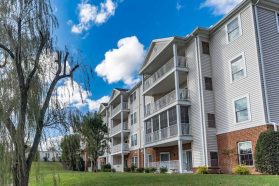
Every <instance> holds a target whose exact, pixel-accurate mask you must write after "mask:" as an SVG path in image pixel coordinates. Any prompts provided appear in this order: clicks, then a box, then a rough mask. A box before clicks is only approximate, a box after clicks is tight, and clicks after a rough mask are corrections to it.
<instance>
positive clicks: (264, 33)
mask: <svg viewBox="0 0 279 186" xmlns="http://www.w3.org/2000/svg"><path fill="white" fill-rule="evenodd" d="M258 20H259V31H260V33H259V34H260V37H261V44H262V55H263V65H264V71H265V73H264V75H265V80H266V88H267V95H266V96H267V99H268V106H269V114H270V121H271V122H276V123H279V75H278V72H279V33H278V27H277V22H276V15H275V11H272V10H268V9H264V8H261V7H259V8H258Z"/></svg>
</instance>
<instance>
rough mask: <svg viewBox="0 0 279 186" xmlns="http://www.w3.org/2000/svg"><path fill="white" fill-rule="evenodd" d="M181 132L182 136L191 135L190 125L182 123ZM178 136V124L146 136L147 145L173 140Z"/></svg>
mask: <svg viewBox="0 0 279 186" xmlns="http://www.w3.org/2000/svg"><path fill="white" fill-rule="evenodd" d="M181 131H182V135H189V134H190V125H189V123H182V124H181ZM177 136H178V129H177V124H175V125H171V126H169V127H166V128H163V129H160V130H158V131H154V132H152V133H149V134H146V135H145V143H146V144H151V143H155V142H158V141H161V140H165V139H169V138H173V137H177Z"/></svg>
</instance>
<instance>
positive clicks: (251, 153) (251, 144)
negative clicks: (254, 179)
mask: <svg viewBox="0 0 279 186" xmlns="http://www.w3.org/2000/svg"><path fill="white" fill-rule="evenodd" d="M247 142H250V143H251V152H252V153H251V154H252V160H253V165H246V167H254V165H255V162H254V154H253V144H252V141H249V140H248V141H239V142H237V153H238V164H239V165H241V163H240V151H239V144H240V143H247Z"/></svg>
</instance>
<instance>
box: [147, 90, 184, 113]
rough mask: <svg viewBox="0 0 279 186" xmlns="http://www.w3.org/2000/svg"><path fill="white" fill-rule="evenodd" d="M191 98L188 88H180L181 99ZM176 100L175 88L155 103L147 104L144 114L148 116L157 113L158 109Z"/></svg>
mask: <svg viewBox="0 0 279 186" xmlns="http://www.w3.org/2000/svg"><path fill="white" fill-rule="evenodd" d="M188 100H189V91H188V89H180V90H179V101H188ZM175 101H176V94H175V90H173V91H172V92H170V93H168V94H166V95H165V96H163V97H161V98H160V99H158V100H157V101H155V102H153V103H149V104H147V105H146V106H145V113H144V116H145V117H148V116H150V115H151V114H154V113H156V112H157V111H159V110H161V109H163V108H164V107H166V106H168V105H170V104H172V103H174V102H175Z"/></svg>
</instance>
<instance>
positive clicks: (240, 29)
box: [225, 14, 242, 44]
mask: <svg viewBox="0 0 279 186" xmlns="http://www.w3.org/2000/svg"><path fill="white" fill-rule="evenodd" d="M236 18H238V27H239V36H238V37H236V38H234V39H233V40H231V41H230V40H229V33H228V25H229V24H230V23H231V22H232V21H233V20H234V19H236ZM225 29H226V38H227V44H230V43H231V42H233V41H235V40H236V39H237V38H239V37H240V36H242V25H241V16H240V14H238V15H237V16H235V17H233V18H232V19H230V21H229V22H228V23H227V24H226V26H225Z"/></svg>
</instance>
